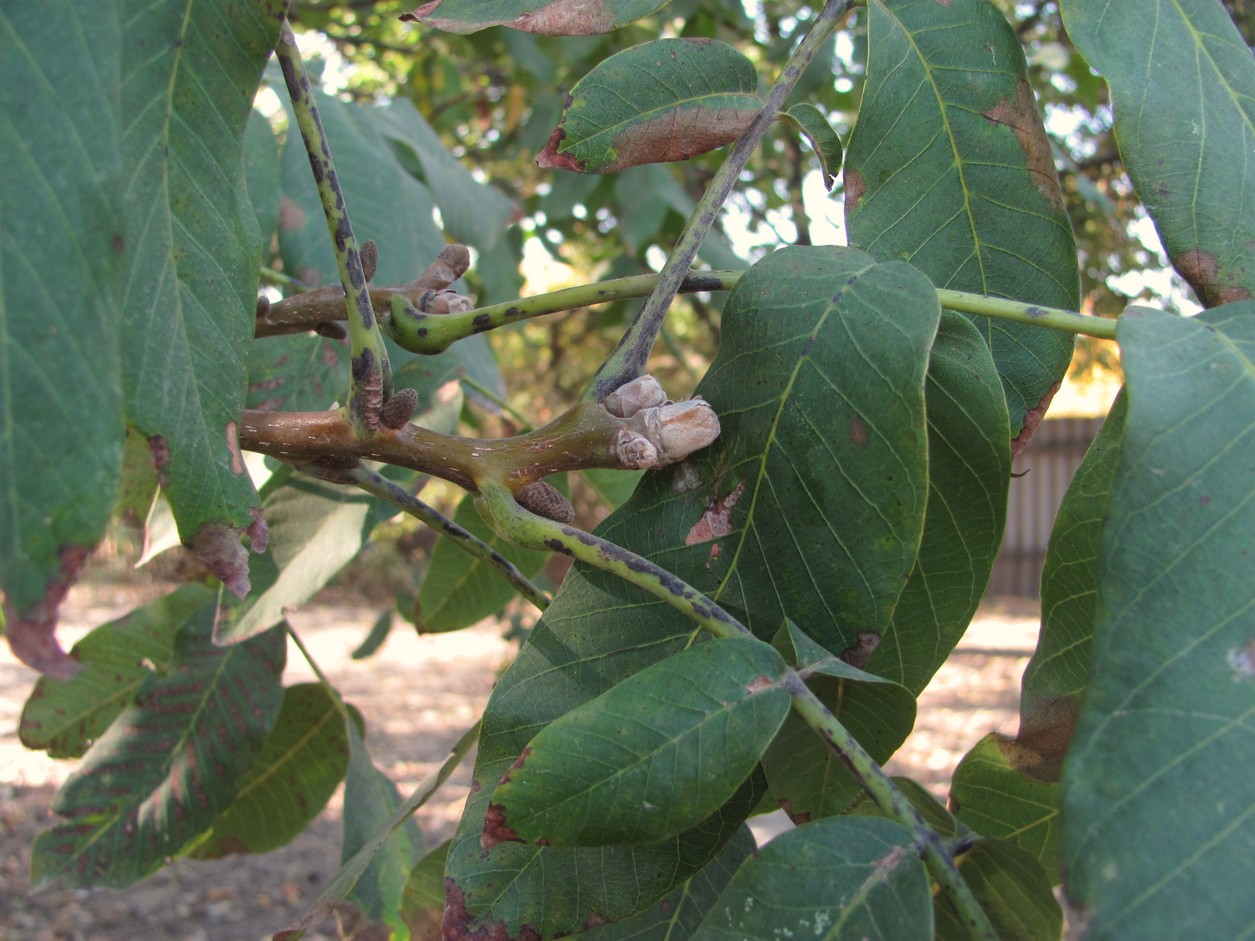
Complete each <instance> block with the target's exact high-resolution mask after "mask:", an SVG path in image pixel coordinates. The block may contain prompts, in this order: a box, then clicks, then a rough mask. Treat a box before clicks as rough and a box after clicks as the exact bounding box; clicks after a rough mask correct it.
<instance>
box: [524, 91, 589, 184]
mask: <svg viewBox="0 0 1255 941" xmlns="http://www.w3.org/2000/svg"><path fill="white" fill-rule="evenodd" d="M568 107H569V106H568ZM565 137H566V131H565V130H563V129H562V128H561V127H555V128H554V129H553V133H552V134H550V135H549V143H547V144H545V149H544V150H542V151H541V152H540V153H539V154H537V155H536V166H538V167H557V168H558V169H561V170H573V171H575V172H576V173H583V172H584V164H582V163H580V162H579V161H578V160H576V159H575V158H574V157H573V156H571V155H570V154H562V153H558V146H559V145H560V144H561V143H562V140H563V138H565Z"/></svg>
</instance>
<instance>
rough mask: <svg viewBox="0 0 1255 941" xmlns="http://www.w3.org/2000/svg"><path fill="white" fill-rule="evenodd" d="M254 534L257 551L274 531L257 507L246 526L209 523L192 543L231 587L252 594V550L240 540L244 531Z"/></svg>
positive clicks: (239, 595) (238, 594)
mask: <svg viewBox="0 0 1255 941" xmlns="http://www.w3.org/2000/svg"><path fill="white" fill-rule="evenodd" d="M246 533H247V535H248V536H249V537H250V539H251V542H252V546H253V551H255V552H264V551H265V550H266V545H267V543H268V542H269V539H270V531H269V529H267V527H266V523H265V521H264V520H263V519H262V518H261V513H260V511H259V510H256V509H254V510H253V522H252V523H251V524H250V525H249V526H248V528H247V529H246V530H240V529H237V528H235V527H234V526H228V525H227V524H225V523H217V522H214V523H206V524H205V525H204V526H202V527H201V528H200V530H199V531H198V532H197V533H196V535H195V536H193V537H192V539H191V541H190V542H189V543H188V547H189V548H190V549H191V550H192V551H193V552H194V553H196V557H197V558H199V559H200V560H201V562H203V563H204V564H205V567H206V568H208V569H209V571H211V572H212V573H213V574H214V575H215V576H216V577H217V578H218V579H220V580H221V581H222V584H224V585H225V586H226V587H227V589H228V590H229V591H230V592H231V593H232V594H233V595H235V596H236V597H237V598H241V599H242V598H244V597H246V596H247V595H248V591H249V588H250V587H251V586H250V583H249V580H248V550H247V549H245V548H244V545H243V544H242V543H241V542H240V539H241V537H242V536H243V535H245V534H246Z"/></svg>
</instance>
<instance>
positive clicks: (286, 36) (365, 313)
mask: <svg viewBox="0 0 1255 941" xmlns="http://www.w3.org/2000/svg"><path fill="white" fill-rule="evenodd" d="M275 53H276V55H277V56H278V59H279V65H280V66H281V67H282V69H283V78H284V81H285V82H286V83H287V88H288V97H289V98H290V99H291V101H292V109H293V111H294V112H295V113H296V123H297V125H298V126H299V127H300V129H301V137H302V138H303V139H304V141H305V150H306V152H307V153H308V154H309V165H310V169H311V170H312V171H313V174H314V182H315V183H316V184H317V186H318V196H319V198H320V199H321V201H322V206H323V212H324V213H325V214H326V217H327V229H328V231H329V232H330V233H331V241H332V246H333V248H334V249H335V256H336V265H337V266H338V268H339V271H340V284H341V286H342V287H343V288H344V296H345V298H346V303H347V312H348V322H349V345H350V362H351V365H350V377H349V398H348V413H349V421H350V423H351V424H352V426H353V430H354V432H355V433H356V434H357V435H359V436H362V437H367V436H370V435H373V434H374V433H375V432H376V431H377V430H378V428H379V410H380V409H381V408H382V407H383V403H384V400H385V399H386V398H387V396H388V395H389V394H390V392H391V389H390V388H389V387H390V385H391V375H390V372H389V369H388V353H387V350H386V349H385V347H384V345H383V336H382V335H381V334H380V332H379V324H378V323H377V322H376V319H375V311H374V308H373V307H372V306H371V303H370V292H369V290H368V289H367V286H366V274H365V272H364V271H363V270H362V256H361V254H360V253H359V252H358V248H357V240H356V239H355V238H354V237H353V226H352V224H351V223H350V221H349V211H348V208H347V207H346V206H345V203H344V193H343V192H342V191H341V189H340V180H339V177H337V175H336V169H335V164H334V163H333V162H332V160H331V145H330V144H329V143H328V141H327V135H326V132H325V131H324V130H323V126H322V118H321V117H319V114H318V104H317V102H316V101H315V100H314V91H313V87H312V86H311V85H310V81H309V75H307V74H306V72H305V63H304V62H303V61H302V60H301V53H300V50H299V49H297V46H296V37H295V36H294V35H293V34H292V28H291V26H289V25H288V23H287V22H286V21H285V22H284V24H283V27H282V29H281V30H280V32H279V42H278V43H277V44H276V45H275Z"/></svg>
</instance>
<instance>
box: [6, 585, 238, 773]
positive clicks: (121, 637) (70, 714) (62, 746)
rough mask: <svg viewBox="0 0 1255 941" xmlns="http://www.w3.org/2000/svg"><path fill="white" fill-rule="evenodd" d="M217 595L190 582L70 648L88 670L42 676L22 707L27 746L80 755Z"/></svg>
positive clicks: (169, 655)
mask: <svg viewBox="0 0 1255 941" xmlns="http://www.w3.org/2000/svg"><path fill="white" fill-rule="evenodd" d="M214 595H215V592H214V591H213V590H212V589H210V588H208V587H206V586H204V585H184V586H183V587H181V588H177V589H175V590H174V591H173V592H171V593H170V594H168V595H165V596H164V597H162V598H158V599H157V600H155V601H150V602H149V603H148V604H145V605H141V606H140V607H138V608H135V609H134V610H133V611H131V612H129V613H127V614H125V615H123V616H122V617H120V618H118V619H117V620H114V621H110V622H109V623H108V624H102V625H100V627H97V628H95V629H94V630H93V631H92V632H91V633H89V634H88V635H87V636H86V637H84V638H83V639H82V640H80V641H79V642H78V643H77V644H75V645H74V647H73V648H72V649H71V651H70V658H71V659H72V660H74V661H75V662H76V663H78V664H79V665H80V666H81V667H82V669H80V670H79V672H78V673H76V674H75V675H74V676H73V677H71V678H70V679H68V680H66V679H56V678H53V677H43V678H41V679H40V680H39V682H37V683H36V684H35V688H34V689H33V690H31V694H30V698H29V699H27V701H26V706H25V707H24V708H23V709H22V719H21V723H20V724H19V726H18V733H19V735H20V736H21V738H22V744H23V745H25V746H26V747H27V748H40V749H46V750H47V752H48V755H49V757H51V758H77V757H79V756H80V755H82V754H83V752H85V751H86V750H87V747H88V746H89V745H91V743H92V742H94V741H95V740H96V739H97V738H99V737H100V736H101V734H103V733H104V731H105V729H107V728H108V727H109V724H110V723H111V722H113V720H114V719H116V718H117V717H118V716H119V715H120V714H121V712H122V710H123V709H125V708H126V707H127V706H128V705H130V704H131V702H132V700H133V699H134V697H135V693H136V691H138V690H139V688H140V687H141V686H142V685H143V684H144V681H145V680H146V679H147V678H148V677H149V676H151V675H153V671H154V670H155V671H164V670H165V669H166V668H167V667H168V666H169V664H170V660H171V658H172V657H173V655H174V637H175V634H176V633H177V631H178V629H179V626H180V625H181V624H183V623H184V622H185V621H186V620H187V619H188V618H189V617H190V616H191V615H192V614H193V613H194V612H196V611H198V610H200V609H201V608H204V607H207V606H211V605H213V602H214Z"/></svg>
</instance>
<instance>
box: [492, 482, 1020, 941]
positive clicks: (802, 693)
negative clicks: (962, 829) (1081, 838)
mask: <svg viewBox="0 0 1255 941" xmlns="http://www.w3.org/2000/svg"><path fill="white" fill-rule="evenodd" d="M476 502H477V504H478V505H479V507H480V512H481V513H482V514H483V516H484V518H485V519H487V520H488V523H489V525H490V526H492V527H493V529H495V530H496V531H497V532H498V533H500V534H501V535H502V536H504V537H505V538H506V539H509V540H510V541H511V542H514V543H516V544H518V545H523V546H528V547H530V548H535V549H549V550H551V551H553V552H560V553H563V554H564V555H569V556H573V557H574V558H576V559H579V560H580V561H581V562H586V563H588V564H589V565H592V566H594V567H596V568H599V569H602V570H603V571H606V572H610V573H612V574H614V575H617V576H618V577H619V578H622V579H623V580H624V581H627V582H630V583H631V584H633V585H636V586H637V587H639V588H642V589H644V590H645V591H647V592H649V593H650V594H651V595H653V596H654V597H655V598H659V599H661V600H662V601H665V602H666V603H667V604H669V605H671V606H672V607H674V608H676V609H677V610H679V611H682V612H683V613H684V614H686V615H688V617H690V618H692V619H693V620H694V621H696V622H697V623H698V624H699V625H700V626H701V627H703V628H705V629H706V630H708V631H710V632H711V633H712V634H714V635H715V636H716V637H742V636H751V637H752V636H753V634H752V633H751V631H750V630H749V628H747V627H746V626H745V625H743V624H742V623H741V622H740V621H738V620H737V619H736V618H734V617H733V616H732V615H731V614H729V613H728V612H727V611H725V610H724V609H723V608H721V607H720V606H719V605H718V604H716V603H715V602H714V601H712V600H711V599H710V598H708V597H706V595H704V594H702V593H701V592H700V591H698V590H697V589H696V588H693V587H692V586H691V585H689V584H687V583H686V582H685V581H683V580H682V579H680V578H677V577H676V576H675V575H672V574H671V573H670V572H668V571H667V570H666V569H664V568H662V567H661V566H659V565H657V564H656V563H654V562H651V561H649V560H648V559H646V558H644V557H643V556H640V555H637V554H636V553H635V552H632V551H630V550H628V549H624V548H623V547H622V546H617V545H615V544H614V543H612V542H609V541H607V540H605V539H602V538H600V537H599V536H595V535H593V534H592V533H587V532H584V531H583V530H580V529H576V528H575V527H573V526H568V525H566V524H563V523H557V522H554V521H553V520H547V519H544V518H543V517H540V516H536V515H535V514H534V513H530V512H528V511H527V510H525V509H523V508H522V507H520V506H519V505H518V504H517V503H515V502H514V498H513V496H512V495H511V493H510V491H509V490H508V489H507V488H506V487H505V486H503V485H500V484H486V485H485V486H483V487H482V488H481V489H480V494H479V497H478V498H477V500H476ZM785 684H786V688H787V689H788V691H789V694H790V696H791V698H792V701H793V709H794V711H795V712H797V714H798V716H799V717H800V718H801V719H802V720H803V721H805V722H806V724H807V725H808V726H810V728H811V729H812V730H814V731H815V733H816V734H817V735H819V737H820V738H821V739H822V740H823V741H824V743H825V744H826V745H827V746H828V748H829V749H830V750H831V751H832V752H833V753H834V754H835V755H837V756H838V757H839V758H840V759H841V760H842V761H843V762H844V763H845V764H846V766H847V767H849V769H850V771H851V773H852V774H853V775H854V777H855V779H856V780H857V781H858V782H859V784H860V785H862V787H863V788H864V790H866V791H867V793H868V794H869V795H871V798H872V800H874V801H875V802H876V804H877V806H879V807H880V808H881V810H883V811H884V812H885V813H886V814H887V815H889V817H891V818H892V819H894V820H896V821H898V822H899V823H901V824H903V825H904V826H906V827H908V828H909V829H910V830H911V832H912V834H913V836H914V839H915V845H916V848H917V850H918V851H919V853H920V855H921V856H922V857H923V859H924V862H925V864H926V865H927V866H928V870H929V872H930V873H931V874H932V876H933V878H934V879H935V880H936V881H937V883H938V884H939V885H940V886H942V888H943V890H944V891H945V893H946V895H947V897H948V898H949V899H950V901H951V903H952V904H953V905H954V908H955V911H957V912H958V914H959V917H960V918H961V919H962V920H963V923H964V924H965V925H966V926H967V928H968V933H969V934H970V936H971V937H972V938H973V939H974V941H998V935H997V933H996V932H995V931H994V929H993V927H992V926H991V925H990V923H989V919H988V917H987V916H986V914H985V911H984V909H982V908H981V907H980V903H979V902H977V901H976V897H975V896H974V895H973V894H972V890H971V888H970V887H969V886H968V885H967V883H966V882H965V881H964V880H963V877H962V876H961V875H960V874H959V871H958V868H957V867H956V866H955V863H954V860H953V858H952V857H951V856H950V855H949V853H948V852H947V849H946V846H945V843H944V842H943V841H942V839H941V838H940V837H939V836H938V835H937V833H936V832H935V831H933V830H932V828H931V827H929V826H928V824H927V822H926V821H925V820H924V818H923V816H921V814H920V812H919V810H918V809H917V808H916V807H915V805H914V804H912V803H911V801H910V799H909V798H907V796H906V795H905V794H903V793H902V792H901V791H900V790H898V788H897V787H896V785H894V783H893V781H892V780H891V779H890V778H889V776H888V775H886V774H885V772H884V771H883V770H882V769H881V767H880V766H879V765H878V764H877V763H876V761H875V760H874V759H873V758H872V757H871V755H869V754H868V753H867V751H866V750H865V749H864V748H863V746H862V745H860V744H859V743H858V740H857V739H855V738H854V736H853V735H851V734H850V732H849V730H848V729H846V728H845V726H843V725H842V724H841V722H840V721H839V720H838V719H837V717H836V716H834V715H833V714H832V713H831V712H830V711H829V710H828V707H827V706H825V705H824V704H823V702H821V701H820V699H819V698H818V697H817V696H816V695H815V694H814V693H813V692H811V690H810V689H808V688H807V686H806V683H805V682H804V681H803V680H802V677H801V676H800V675H799V674H798V673H797V672H796V671H795V670H792V669H789V671H788V673H787V675H786V679H785Z"/></svg>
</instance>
